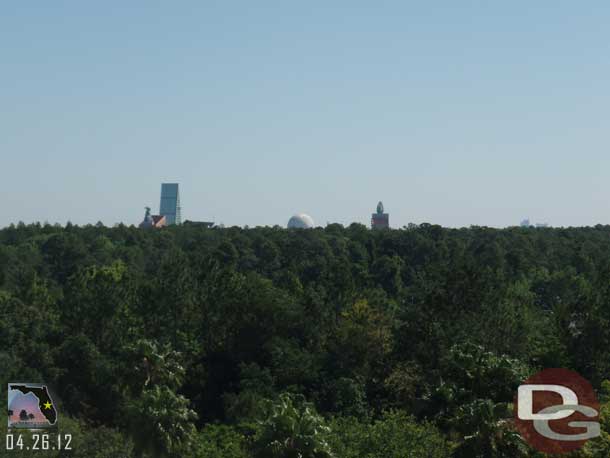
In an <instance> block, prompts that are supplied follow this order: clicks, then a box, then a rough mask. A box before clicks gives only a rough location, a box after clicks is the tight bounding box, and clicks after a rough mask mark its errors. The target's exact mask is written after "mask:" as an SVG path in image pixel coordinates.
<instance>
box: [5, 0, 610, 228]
mask: <svg viewBox="0 0 610 458" xmlns="http://www.w3.org/2000/svg"><path fill="white" fill-rule="evenodd" d="M326 3H327V2H313V3H309V4H307V5H305V4H302V5H300V4H299V5H288V4H285V3H281V2H264V3H257V4H256V5H254V4H252V3H247V2H240V3H239V5H238V4H237V3H235V4H231V5H229V4H226V3H224V2H205V4H204V3H202V2H194V1H185V2H181V3H180V5H175V4H170V3H166V4H161V3H156V2H146V3H145V2H133V3H131V2H130V4H128V5H124V4H122V3H119V2H106V3H104V4H82V3H80V2H75V1H58V2H53V3H52V4H50V3H49V4H38V5H36V6H33V5H27V4H10V5H5V7H4V10H3V15H2V17H1V18H0V37H1V38H2V39H3V41H4V43H7V44H8V46H6V49H5V50H4V52H3V72H1V73H0V99H1V100H2V102H3V106H4V107H5V109H4V110H2V113H0V125H1V126H2V127H1V128H0V129H2V130H1V133H2V135H0V151H1V153H0V154H1V159H2V165H3V167H2V172H3V173H2V179H1V180H0V193H1V195H2V196H3V199H2V206H1V208H2V212H1V213H0V227H6V226H8V225H9V224H11V223H15V224H16V223H17V222H19V221H23V222H25V223H32V222H36V221H39V222H41V223H42V222H45V221H48V222H49V223H51V224H53V223H56V222H57V223H60V224H65V223H66V222H67V221H71V222H72V223H74V224H79V225H83V224H95V223H96V222H97V221H102V222H103V223H104V224H105V225H107V226H112V225H114V224H115V223H119V222H123V223H125V224H138V223H139V222H140V221H141V220H142V218H143V216H144V207H145V206H150V207H151V208H152V211H153V213H156V212H158V210H159V197H160V188H161V183H162V182H178V183H180V193H181V203H182V209H183V220H186V219H190V220H196V221H214V222H216V223H223V224H225V225H226V226H233V225H239V226H244V225H248V226H252V227H254V226H258V225H271V226H272V225H276V224H277V225H280V226H285V225H286V223H287V221H288V219H289V218H290V216H292V215H293V214H295V213H301V212H302V213H307V214H309V215H310V216H312V218H313V219H314V221H315V222H316V225H320V226H324V225H325V224H326V223H327V222H338V223H341V224H345V225H347V224H350V223H351V222H359V223H362V224H366V225H369V223H370V216H371V213H373V212H374V210H375V207H376V205H377V202H378V201H379V200H381V201H383V203H384V206H385V208H386V211H387V212H389V213H390V224H391V226H392V227H395V228H398V227H402V226H404V225H407V224H408V223H416V224H419V223H422V222H427V223H431V224H440V225H442V226H446V227H467V226H470V225H478V226H490V227H506V226H515V225H518V224H519V222H520V221H521V220H522V219H525V218H529V219H530V221H531V223H532V224H535V223H548V224H550V225H552V226H593V225H596V224H607V223H610V203H608V197H609V196H610V179H609V178H610V157H609V155H608V154H607V153H606V151H605V150H606V148H607V140H606V138H607V132H608V130H609V127H610V126H608V124H609V115H608V106H610V103H609V102H610V95H609V94H608V92H607V81H608V79H609V76H610V57H609V56H610V54H609V53H608V48H609V44H610V30H608V27H607V24H608V22H610V4H608V3H606V2H601V1H593V2H590V3H588V4H587V5H586V8H585V7H583V5H579V4H574V3H572V2H550V1H542V2H537V3H536V4H535V5H532V4H530V3H531V2H523V1H518V2H511V3H510V4H495V5H487V4H481V3H478V2H460V3H459V5H458V4H455V3H449V2H446V3H445V4H444V5H440V4H437V5H431V4H416V3H412V2H398V1H388V2H375V4H370V3H368V2H333V4H332V5H328V4H326Z"/></svg>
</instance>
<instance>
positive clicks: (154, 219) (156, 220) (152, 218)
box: [138, 207, 165, 229]
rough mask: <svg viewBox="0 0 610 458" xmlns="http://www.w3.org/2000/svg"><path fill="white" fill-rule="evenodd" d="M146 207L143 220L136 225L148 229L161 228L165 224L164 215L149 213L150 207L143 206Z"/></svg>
mask: <svg viewBox="0 0 610 458" xmlns="http://www.w3.org/2000/svg"><path fill="white" fill-rule="evenodd" d="M144 208H145V209H146V213H145V214H144V220H143V221H142V222H141V223H140V225H139V226H138V227H139V228H140V229H150V228H155V229H158V228H161V227H163V226H165V216H163V215H151V214H150V207H144Z"/></svg>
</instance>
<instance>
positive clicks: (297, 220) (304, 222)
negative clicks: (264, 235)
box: [288, 213, 314, 229]
mask: <svg viewBox="0 0 610 458" xmlns="http://www.w3.org/2000/svg"><path fill="white" fill-rule="evenodd" d="M312 227H314V222H313V219H312V218H311V216H309V215H306V214H305V213H299V214H298V215H294V216H293V217H292V218H290V220H289V221H288V229H311V228H312Z"/></svg>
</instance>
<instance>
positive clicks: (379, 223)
mask: <svg viewBox="0 0 610 458" xmlns="http://www.w3.org/2000/svg"><path fill="white" fill-rule="evenodd" d="M389 227H390V214H389V213H384V212H383V202H381V201H380V202H379V203H378V204H377V212H376V213H373V214H372V216H371V228H373V229H388V228H389Z"/></svg>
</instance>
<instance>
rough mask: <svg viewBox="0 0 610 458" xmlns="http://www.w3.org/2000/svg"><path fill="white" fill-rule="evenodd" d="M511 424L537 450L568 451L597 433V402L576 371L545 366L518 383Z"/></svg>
mask: <svg viewBox="0 0 610 458" xmlns="http://www.w3.org/2000/svg"><path fill="white" fill-rule="evenodd" d="M515 425H516V427H517V430H518V431H519V433H520V434H521V436H522V437H523V438H524V439H525V440H526V441H527V442H528V443H529V444H530V445H531V446H532V447H534V448H535V449H537V450H538V451H541V452H543V453H549V454H559V453H568V452H571V451H574V450H577V449H579V448H581V447H583V446H584V445H585V443H586V442H587V440H589V439H591V438H593V437H597V436H599V434H600V432H599V431H600V427H599V402H598V400H597V397H596V396H595V391H594V390H593V387H592V386H591V384H590V383H589V382H588V381H587V380H586V379H584V378H583V377H581V376H580V375H579V374H577V373H576V372H573V371H570V370H567V369H545V370H543V371H542V372H538V373H537V374H535V375H534V376H532V377H530V378H529V379H527V380H526V381H525V382H523V383H522V384H521V385H520V386H519V389H518V391H517V395H516V396H515Z"/></svg>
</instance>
